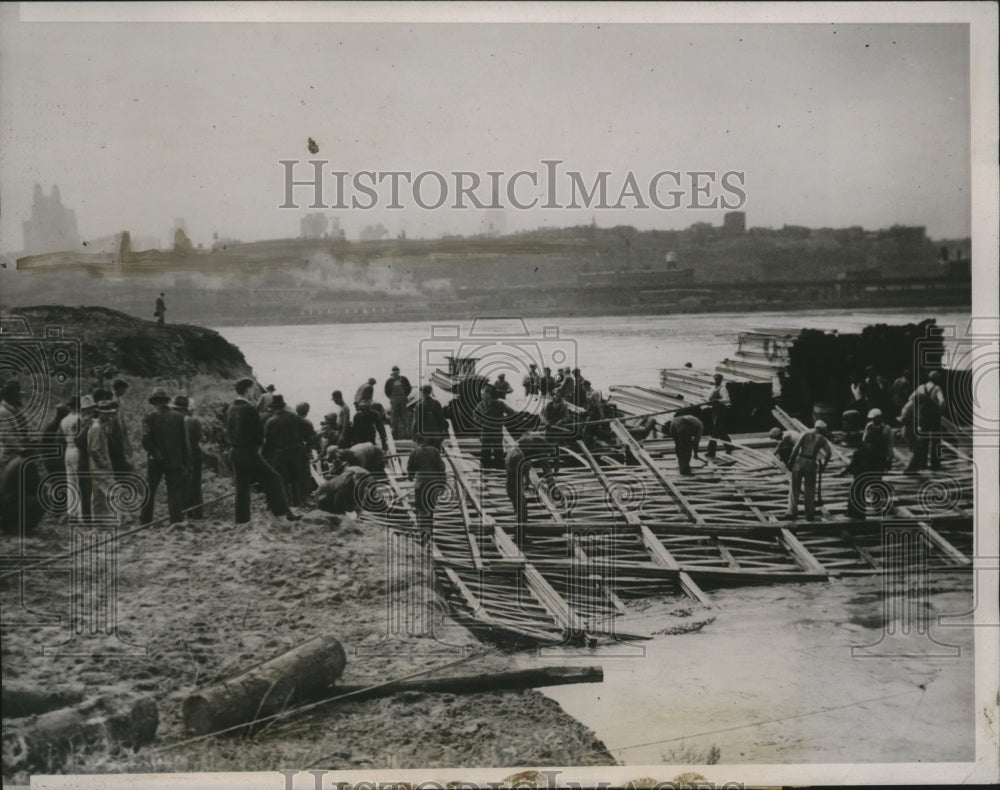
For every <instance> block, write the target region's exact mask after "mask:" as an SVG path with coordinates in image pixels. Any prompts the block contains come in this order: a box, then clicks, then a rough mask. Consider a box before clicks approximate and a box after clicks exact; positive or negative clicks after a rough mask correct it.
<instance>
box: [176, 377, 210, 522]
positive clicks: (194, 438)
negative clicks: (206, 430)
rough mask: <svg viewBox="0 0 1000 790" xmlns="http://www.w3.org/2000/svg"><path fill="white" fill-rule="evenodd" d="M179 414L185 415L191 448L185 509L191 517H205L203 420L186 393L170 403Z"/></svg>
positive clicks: (185, 427)
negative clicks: (203, 496)
mask: <svg viewBox="0 0 1000 790" xmlns="http://www.w3.org/2000/svg"><path fill="white" fill-rule="evenodd" d="M170 408H171V409H174V410H175V411H176V412H177V413H178V414H181V415H182V416H183V417H184V433H185V434H186V435H187V440H188V447H190V448H191V466H189V467H188V472H187V477H186V478H185V480H184V509H185V510H186V511H187V517H188V518H191V519H198V518H203V517H204V515H205V513H204V509H203V508H202V504H203V500H202V494H201V420H199V419H198V418H197V417H195V416H194V403H192V402H191V401H190V400H189V399H188V398H186V397H185V396H184V395H177V396H176V397H175V398H174V402H173V403H171V404H170Z"/></svg>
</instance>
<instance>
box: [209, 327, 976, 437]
mask: <svg viewBox="0 0 1000 790" xmlns="http://www.w3.org/2000/svg"><path fill="white" fill-rule="evenodd" d="M932 317H933V318H936V319H937V321H938V324H940V325H946V324H952V325H955V326H956V327H957V331H958V334H961V333H962V332H963V330H964V328H965V326H966V324H967V323H968V320H969V314H968V313H967V312H955V311H953V312H940V311H931V310H921V309H920V308H905V309H898V310H884V309H879V310H852V311H848V312H844V311H838V310H820V311H816V312H795V313H788V312H783V313H751V314H743V313H713V314H704V313H701V314H695V315H681V314H675V315H656V316H610V317H609V316H602V317H600V318H581V317H574V318H551V319H526V320H525V321H524V322H523V324H522V322H521V321H520V320H519V319H517V320H509V319H508V320H493V319H491V320H483V321H480V322H478V323H477V324H476V325H475V326H474V325H473V323H472V322H470V321H461V322H450V323H449V322H444V321H441V322H430V321H408V322H399V323H376V324H318V325H315V324H314V325H296V326H245V327H233V326H227V327H224V328H220V329H219V332H220V333H221V334H222V335H223V336H224V337H225V338H226V339H227V340H229V341H231V342H232V343H235V344H236V345H237V346H238V347H239V348H240V349H241V350H242V351H243V353H244V355H245V356H246V359H247V362H249V363H250V365H251V366H252V367H253V369H254V371H255V373H256V375H257V378H258V380H259V381H260V382H261V383H262V384H265V385H266V384H274V385H275V387H276V388H277V389H276V391H277V392H280V393H282V394H283V395H284V396H285V401H286V402H288V403H297V402H300V401H306V402H307V403H309V404H311V408H312V412H311V415H312V416H313V417H318V416H319V415H322V414H325V413H326V412H328V411H330V405H331V404H330V393H331V391H332V390H334V389H340V390H342V391H343V393H344V399H345V400H346V401H347V402H348V403H350V402H351V401H352V400H353V397H354V393H355V391H356V390H357V388H358V387H359V386H360V385H361V384H362V383H364V381H365V380H366V379H367V378H368V377H369V376H370V377H373V378H375V379H377V380H378V382H379V385H380V386H379V387H377V388H376V399H379V398H381V399H382V400H384V398H382V396H381V384H382V383H384V381H385V379H386V378H387V377H388V376H389V373H390V370H391V368H392V366H393V365H399V367H400V368H401V370H402V373H403V375H404V376H407V377H408V378H409V379H410V381H411V382H412V383H413V385H414V386H416V385H417V384H418V382H419V383H422V382H423V381H426V379H427V375H429V373H430V372H431V370H432V369H433V368H435V367H446V366H447V363H446V362H445V361H444V356H446V355H448V354H455V353H456V352H458V354H459V355H469V356H478V357H480V358H481V362H480V364H479V369H480V371H481V372H483V373H485V374H487V375H490V377H491V378H493V377H495V376H496V375H498V374H499V373H500V372H506V374H507V379H508V381H510V382H511V384H513V386H514V387H515V388H519V387H520V382H521V378H522V377H523V375H524V372H525V371H526V369H527V364H528V363H529V362H530V361H535V363H536V364H538V365H539V366H540V367H541V366H543V365H549V366H551V367H553V369H554V368H556V367H566V366H569V367H579V368H580V369H581V371H582V373H583V376H584V378H587V379H589V380H590V381H591V382H592V383H593V385H594V386H595V387H596V388H597V389H600V390H602V391H604V392H605V394H606V393H607V388H608V386H610V385H612V384H638V385H642V386H657V385H658V383H659V371H660V369H661V368H679V367H683V366H684V364H685V363H687V362H690V363H691V364H692V365H693V366H694V367H695V368H702V369H706V370H712V369H713V368H714V367H715V365H716V364H717V363H719V362H721V361H722V360H723V359H724V358H726V357H727V356H729V355H731V354H732V353H733V352H734V351H735V350H736V338H737V335H738V334H739V333H740V332H743V331H746V330H748V329H755V328H788V329H791V330H796V331H797V330H799V329H802V328H816V329H831V330H833V329H835V330H838V331H840V332H859V331H860V330H862V329H863V328H864V327H866V326H869V325H871V324H875V323H889V324H896V323H900V324H903V323H910V322H917V321H921V320H923V319H925V318H932ZM316 421H317V422H318V419H317V420H316Z"/></svg>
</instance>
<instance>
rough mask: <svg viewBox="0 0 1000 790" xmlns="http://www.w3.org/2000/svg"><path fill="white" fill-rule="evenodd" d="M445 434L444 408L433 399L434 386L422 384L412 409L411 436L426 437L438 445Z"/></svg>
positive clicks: (446, 433)
mask: <svg viewBox="0 0 1000 790" xmlns="http://www.w3.org/2000/svg"><path fill="white" fill-rule="evenodd" d="M447 435H448V426H447V423H446V422H445V419H444V410H443V409H442V408H441V404H440V403H438V401H437V400H435V399H434V388H433V387H432V386H431V385H430V384H424V386H422V387H421V388H420V400H419V401H417V405H416V406H415V407H414V409H413V436H414V438H415V439H416V440H417V441H420V440H421V439H428V440H430V441H433V442H435V443H436V444H438V445H440V444H441V442H442V441H443V440H444V437H445V436H447Z"/></svg>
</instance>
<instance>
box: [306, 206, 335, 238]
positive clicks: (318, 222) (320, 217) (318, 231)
mask: <svg viewBox="0 0 1000 790" xmlns="http://www.w3.org/2000/svg"><path fill="white" fill-rule="evenodd" d="M329 227H330V218H329V217H328V216H327V215H326V214H323V213H321V212H319V211H314V212H312V213H311V214H306V215H305V216H304V217H303V218H302V219H300V220H299V236H300V237H301V238H303V239H322V238H323V236H324V235H325V234H326V231H327V228H329Z"/></svg>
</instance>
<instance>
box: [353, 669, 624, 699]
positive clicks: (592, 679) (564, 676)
mask: <svg viewBox="0 0 1000 790" xmlns="http://www.w3.org/2000/svg"><path fill="white" fill-rule="evenodd" d="M603 680H604V669H603V668H602V667H542V668H538V669H520V670H516V671H513V672H491V673H486V674H480V675H460V676H456V677H451V678H417V679H416V680H397V681H395V682H392V683H386V684H384V685H381V686H375V687H368V686H337V694H338V696H341V695H344V696H345V699H344V702H355V701H357V700H362V699H374V698H376V697H388V696H391V695H393V694H399V693H400V692H403V691H420V692H426V693H448V694H478V693H481V692H486V691H504V690H507V689H526V688H538V687H540V686H564V685H567V684H570V683H601V682H603ZM348 695H349V696H348Z"/></svg>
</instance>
